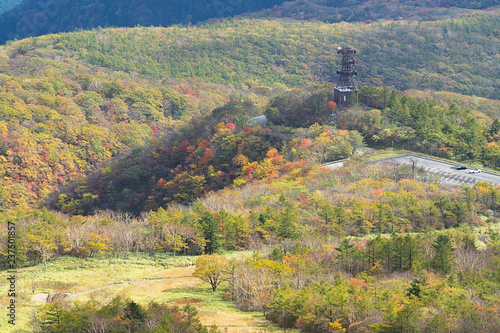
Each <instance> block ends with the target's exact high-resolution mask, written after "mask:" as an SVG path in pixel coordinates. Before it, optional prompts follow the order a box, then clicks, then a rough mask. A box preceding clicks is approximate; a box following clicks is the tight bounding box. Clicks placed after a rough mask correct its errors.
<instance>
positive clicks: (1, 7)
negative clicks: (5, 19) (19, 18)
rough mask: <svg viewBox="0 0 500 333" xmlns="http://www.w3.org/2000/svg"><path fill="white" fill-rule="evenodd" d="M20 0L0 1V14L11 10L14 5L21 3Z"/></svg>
mask: <svg viewBox="0 0 500 333" xmlns="http://www.w3.org/2000/svg"><path fill="white" fill-rule="evenodd" d="M21 1H22V0H3V1H2V2H0V14H2V13H4V12H6V11H9V10H11V9H12V8H13V7H14V6H16V5H17V4H19V3H21Z"/></svg>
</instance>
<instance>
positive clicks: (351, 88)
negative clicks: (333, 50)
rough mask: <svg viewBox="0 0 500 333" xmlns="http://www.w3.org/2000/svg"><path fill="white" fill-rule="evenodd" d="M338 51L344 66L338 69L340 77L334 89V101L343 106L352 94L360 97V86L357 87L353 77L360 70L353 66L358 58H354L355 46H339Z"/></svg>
mask: <svg viewBox="0 0 500 333" xmlns="http://www.w3.org/2000/svg"><path fill="white" fill-rule="evenodd" d="M337 53H338V54H342V61H341V66H342V68H341V69H339V70H337V74H339V75H340V78H339V82H338V84H337V87H336V88H334V89H333V101H334V102H335V103H336V104H337V106H341V105H346V104H347V103H348V101H349V98H350V97H351V94H354V95H355V96H356V99H357V98H358V88H356V85H355V84H354V81H353V79H352V77H353V76H354V75H356V74H358V72H356V71H355V70H353V68H352V67H353V65H354V64H355V63H356V60H354V54H356V49H355V48H353V47H349V46H344V47H338V48H337Z"/></svg>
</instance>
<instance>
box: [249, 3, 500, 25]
mask: <svg viewBox="0 0 500 333" xmlns="http://www.w3.org/2000/svg"><path fill="white" fill-rule="evenodd" d="M498 4H499V1H498V0H482V1H460V0H457V1H443V0H440V1H436V0H427V1H423V0H415V1H408V0H386V1H378V0H340V1H331V0H312V1H305V0H295V1H289V2H284V3H283V4H281V5H279V6H274V7H273V8H266V9H263V10H261V11H259V12H255V13H251V14H249V16H250V17H254V18H266V19H269V18H291V19H296V20H309V21H323V22H329V23H336V22H342V21H345V22H360V21H364V22H369V21H377V20H380V19H385V20H402V19H403V20H411V21H434V20H441V19H447V18H452V17H456V16H457V15H462V14H464V13H470V12H472V11H474V10H477V9H486V8H490V7H494V6H498Z"/></svg>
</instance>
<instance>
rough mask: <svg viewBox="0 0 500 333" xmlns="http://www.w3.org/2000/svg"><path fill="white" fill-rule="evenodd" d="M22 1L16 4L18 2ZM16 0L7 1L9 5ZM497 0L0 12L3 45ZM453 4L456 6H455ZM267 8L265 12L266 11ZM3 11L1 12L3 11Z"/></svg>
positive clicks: (456, 10)
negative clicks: (50, 36)
mask: <svg viewBox="0 0 500 333" xmlns="http://www.w3.org/2000/svg"><path fill="white" fill-rule="evenodd" d="M19 2H20V1H19V0H17V1H16V2H15V3H16V4H17V3H19ZM13 5H14V1H11V0H9V1H7V2H6V3H5V5H4V9H5V10H6V9H10V8H12V7H13ZM497 5H498V1H497V0H478V1H463V0H447V1H437V0H433V1H413V0H412V1H409V0H391V1H384V2H380V1H373V0H342V1H330V0H309V1H305V0H299V1H291V2H284V1H283V0H276V1H269V0H260V1H225V0H222V1H205V0H193V1H188V2H187V1H179V0H175V1H168V2H164V1H157V0H145V1H132V0H128V1H117V0H97V1H94V0H92V1H90V0H75V1H68V0H50V1H36V0H24V1H22V2H21V3H20V5H19V6H18V7H14V8H12V10H9V11H6V12H5V13H3V14H2V15H1V16H0V31H2V34H0V43H4V42H5V41H7V40H13V39H15V38H16V39H22V38H26V37H29V36H40V35H44V34H47V33H59V32H65V31H66V32H67V31H74V30H78V29H92V28H97V27H134V26H137V25H142V26H164V27H165V26H170V25H174V24H184V25H187V24H191V23H192V24H195V23H198V22H202V21H206V20H210V19H214V18H223V17H232V16H234V15H241V16H247V15H250V16H254V17H259V18H264V19H268V18H276V17H285V18H294V19H300V20H304V19H305V20H315V21H316V20H321V21H324V22H330V23H331V22H342V21H346V22H355V21H376V20H380V19H387V20H398V19H411V20H429V19H430V20H435V19H442V18H450V17H454V16H456V15H458V14H463V13H470V12H471V11H470V10H466V8H471V9H487V8H489V7H492V6H497ZM450 7H451V8H450ZM263 9H264V11H261V10H263ZM0 13H1V12H0Z"/></svg>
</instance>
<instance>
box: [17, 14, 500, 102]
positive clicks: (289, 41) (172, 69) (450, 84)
mask: <svg viewBox="0 0 500 333" xmlns="http://www.w3.org/2000/svg"><path fill="white" fill-rule="evenodd" d="M495 13H497V12H496V11H495V12H492V13H491V15H483V16H466V17H463V18H458V19H451V20H445V21H439V22H427V23H417V22H414V23H405V22H402V23H398V22H385V23H373V24H369V25H364V24H338V25H328V24H324V23H309V22H301V23H293V22H280V21H263V20H245V19H243V20H231V21H224V22H220V23H213V24H207V25H203V26H200V27H196V28H192V29H189V28H179V27H175V28H169V29H161V28H153V29H146V28H136V29H131V30H130V29H127V30H121V29H120V30H116V29H115V30H97V31H91V32H88V31H86V32H77V33H72V34H63V35H58V36H54V37H52V38H53V39H52V38H51V39H52V40H50V41H48V42H49V43H51V44H52V43H53V44H54V45H57V48H58V50H57V52H60V54H61V55H62V56H63V57H72V56H76V55H75V52H76V54H77V55H78V57H80V58H82V59H84V60H86V61H88V62H89V63H91V64H93V65H97V66H102V67H107V68H112V69H114V70H123V71H126V72H131V71H137V72H139V73H144V74H147V75H150V76H156V77H159V78H170V77H182V78H188V77H198V78H201V79H203V80H206V81H211V82H217V83H223V84H227V85H231V86H236V87H242V86H243V85H249V86H255V85H260V86H273V85H276V84H278V83H281V84H285V85H287V86H289V87H292V86H300V85H304V84H310V83H318V82H320V83H321V82H328V81H330V80H336V78H337V75H336V74H335V72H336V69H337V61H338V59H337V54H336V52H335V48H336V47H337V45H343V44H349V45H355V46H356V48H357V50H358V53H357V58H358V63H357V69H358V73H359V76H358V77H357V80H358V82H359V83H361V84H370V85H375V86H381V85H383V84H386V85H388V86H394V87H396V88H398V89H410V88H415V89H421V90H424V89H433V90H446V91H453V92H458V93H461V94H466V95H477V96H481V97H487V98H499V97H500V95H499V91H500V90H499V89H498V84H499V79H500V77H499V75H500V74H499V73H498V71H494V70H492V69H493V68H496V67H497V66H498V63H499V61H500V60H499V59H498V57H496V55H497V54H498V53H499V52H500V50H499V47H500V46H499V45H500V32H499V30H498V28H497V27H498V26H500V19H499V16H498V15H495ZM37 43H41V45H44V43H43V42H41V41H40V42H37V41H36V40H33V41H30V40H28V41H25V42H24V43H22V44H18V45H19V46H18V51H17V52H19V53H22V52H25V51H28V50H33V49H35V48H37V47H38V46H37Z"/></svg>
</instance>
